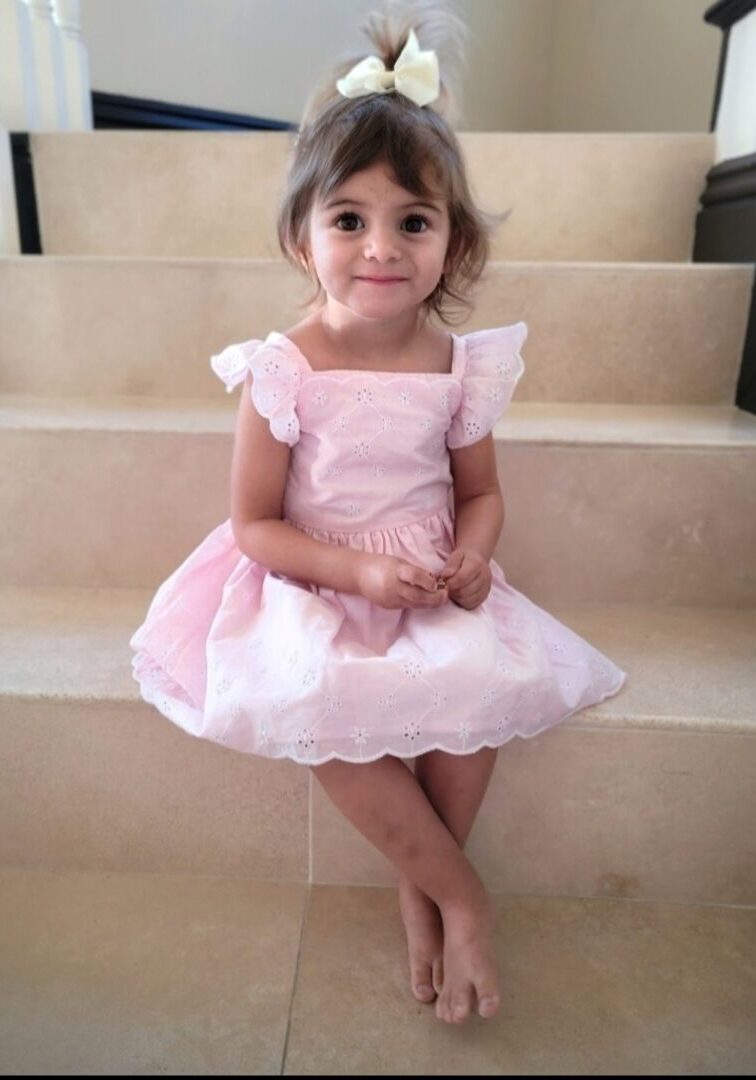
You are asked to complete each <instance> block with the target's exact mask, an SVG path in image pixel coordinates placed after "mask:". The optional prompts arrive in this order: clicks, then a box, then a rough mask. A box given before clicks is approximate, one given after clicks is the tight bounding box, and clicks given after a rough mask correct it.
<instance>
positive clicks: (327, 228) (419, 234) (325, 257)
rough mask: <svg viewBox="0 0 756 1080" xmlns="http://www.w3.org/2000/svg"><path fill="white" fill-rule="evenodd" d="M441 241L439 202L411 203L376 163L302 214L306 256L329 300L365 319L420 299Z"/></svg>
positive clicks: (433, 276) (444, 232)
mask: <svg viewBox="0 0 756 1080" xmlns="http://www.w3.org/2000/svg"><path fill="white" fill-rule="evenodd" d="M448 244H449V215H448V210H447V208H446V206H445V204H444V202H443V201H442V200H440V199H435V198H434V199H431V200H429V201H428V202H425V201H421V202H418V196H416V195H413V194H412V193H411V192H409V191H406V190H405V189H404V188H402V187H399V186H398V185H397V184H396V183H395V182H394V180H393V178H392V176H391V174H390V172H389V170H388V167H387V166H386V165H384V164H383V163H382V162H381V163H375V164H373V165H371V166H370V167H369V168H367V169H363V170H361V171H360V172H357V173H353V174H352V176H350V177H349V179H348V180H346V181H345V182H344V183H343V184H342V185H341V187H339V188H337V189H336V190H335V191H333V192H332V193H331V194H330V195H329V196H328V198H327V199H326V200H325V201H321V200H317V201H316V202H315V204H314V206H313V207H312V213H311V215H310V226H309V254H310V260H311V264H312V266H313V268H314V270H315V272H316V273H317V276H318V278H319V280H320V283H321V285H322V286H323V288H324V289H325V291H326V293H327V295H328V300H329V302H333V301H336V302H337V303H338V304H340V305H343V306H344V307H346V308H348V309H349V310H350V311H351V312H353V313H354V314H355V315H358V316H361V317H363V318H367V319H387V318H393V317H396V316H398V315H401V314H402V312H404V311H407V310H409V309H411V308H416V307H417V306H418V305H419V304H421V303H422V301H423V300H425V298H426V297H427V296H429V295H430V294H431V293H432V292H433V290H434V289H435V287H436V285H437V284H438V281H439V278H440V277H441V274H442V273H443V272H444V262H445V258H446V251H447V247H448ZM376 279H383V280H382V282H381V281H379V280H376Z"/></svg>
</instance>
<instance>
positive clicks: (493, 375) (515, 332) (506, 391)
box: [446, 322, 528, 450]
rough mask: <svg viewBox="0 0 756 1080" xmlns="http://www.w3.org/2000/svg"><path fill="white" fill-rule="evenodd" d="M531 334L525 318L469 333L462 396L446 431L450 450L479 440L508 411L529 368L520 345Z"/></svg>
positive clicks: (466, 342)
mask: <svg viewBox="0 0 756 1080" xmlns="http://www.w3.org/2000/svg"><path fill="white" fill-rule="evenodd" d="M527 336H528V327H527V324H526V323H524V322H518V323H514V324H513V325H512V326H498V327H494V328H493V329H491V330H476V331H473V332H472V333H470V334H465V345H466V350H467V362H466V364H465V368H464V371H463V373H462V400H461V402H460V406H459V408H458V409H457V412H456V413H455V414H454V416H453V417H452V422H451V424H450V426H449V429H448V431H447V433H446V445H447V446H448V447H449V449H450V450H458V449H459V448H460V447H462V446H469V445H470V444H471V443H474V442H478V440H479V439H482V438H483V437H484V436H485V435H487V434H488V433H489V431H490V430H491V428H492V427H493V426H494V424H495V423H496V421H497V420H498V419H499V417H500V416H501V415H502V414H503V413H504V411H505V409H506V408H507V406H508V405H509V403H510V401H511V400H512V395H513V393H514V389H515V386H516V385H517V381H518V380H519V378H520V376H521V375H522V373H523V371H524V370H525V365H524V363H523V361H522V357H521V356H520V349H521V348H522V345H523V344H524V343H525V341H526V339H527Z"/></svg>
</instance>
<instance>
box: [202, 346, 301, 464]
mask: <svg viewBox="0 0 756 1080" xmlns="http://www.w3.org/2000/svg"><path fill="white" fill-rule="evenodd" d="M210 366H211V368H212V369H213V371H214V372H215V374H216V375H217V376H218V378H219V379H222V380H223V382H224V383H225V384H226V391H227V393H229V394H230V393H231V391H232V390H233V389H234V387H235V386H237V385H238V384H239V383H241V382H244V379H245V377H246V374H247V371H251V372H252V388H251V398H252V404H253V405H254V407H255V408H256V409H257V411H258V413H259V414H260V416H264V417H265V418H266V420H268V422H269V423H270V430H271V432H272V433H273V435H274V436H275V438H276V439H278V440H279V442H285V443H288V445H289V446H294V445H295V443H297V442H298V441H299V417H298V416H297V410H296V404H297V394H298V393H299V386H300V382H301V376H302V373H301V370H300V367H299V364H298V363H297V360H296V358H295V357H294V356H292V355H291V354H289V353H288V352H286V351H284V350H283V349H281V348H279V347H278V346H277V345H276V343H275V342H273V341H270V340H266V341H259V340H258V339H256V338H252V339H251V340H250V341H243V342H241V343H240V344H237V345H228V346H227V347H226V348H225V349H223V350H222V352H220V353H218V354H217V355H216V356H211V357H210Z"/></svg>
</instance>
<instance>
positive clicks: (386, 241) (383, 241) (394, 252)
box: [365, 229, 400, 262]
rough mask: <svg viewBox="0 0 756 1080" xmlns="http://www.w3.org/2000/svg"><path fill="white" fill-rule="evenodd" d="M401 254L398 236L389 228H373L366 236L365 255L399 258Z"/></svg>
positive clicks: (380, 258) (381, 258) (369, 256)
mask: <svg viewBox="0 0 756 1080" xmlns="http://www.w3.org/2000/svg"><path fill="white" fill-rule="evenodd" d="M399 255H400V252H399V245H398V244H397V240H396V236H395V235H394V233H393V232H392V231H390V230H388V229H372V230H371V231H370V232H369V233H368V234H367V236H366V237H365V257H366V258H369V259H378V260H379V261H380V262H383V261H384V260H385V259H392V258H398V257H399Z"/></svg>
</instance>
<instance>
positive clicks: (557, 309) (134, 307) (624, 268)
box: [0, 256, 754, 405]
mask: <svg viewBox="0 0 756 1080" xmlns="http://www.w3.org/2000/svg"><path fill="white" fill-rule="evenodd" d="M753 281H754V267H753V266H752V265H746V264H727V263H699V264H689V263H667V264H656V265H654V264H650V263H627V264H611V263H597V262H589V263H549V262H542V261H541V262H535V263H528V262H511V261H510V262H506V263H501V262H498V263H497V262H494V263H491V264H489V266H488V268H487V270H486V275H485V279H484V280H483V281H481V283H480V285H479V287H478V292H477V296H476V309H475V312H474V315H473V316H472V317H471V318H470V319H469V321H468V322H467V323H465V324H463V325H460V326H457V327H455V328H454V332H455V333H459V334H463V333H467V332H469V331H471V330H475V329H481V328H485V327H488V326H499V325H504V324H507V323H512V322H518V321H520V320H524V321H525V322H527V323H528V326H529V330H530V335H529V337H528V341H527V342H526V345H525V348H524V350H523V352H524V357H525V365H526V370H525V375H524V376H523V379H522V380H521V382H520V384H519V385H518V388H517V400H518V402H523V403H525V402H527V403H530V402H535V401H544V402H550V401H557V402H573V403H582V402H587V403H626V404H644V403H648V404H670V405H682V404H690V405H695V404H699V405H706V404H731V403H732V402H733V401H734V400H735V388H736V384H737V378H738V372H739V370H740V364H741V357H742V353H743V343H744V340H745V333H746V324H747V319H748V311H749V298H750V294H751V290H752V287H753ZM308 291H309V287H308V286H307V285H306V283H305V282H304V280H303V279H302V278H301V276H300V275H298V274H297V273H296V272H295V271H294V270H293V269H292V268H291V267H290V266H289V265H288V264H287V263H286V262H284V261H283V260H282V259H267V260H266V259H254V260H252V259H178V258H174V259H169V258H151V259H145V258H106V257H101V258H91V257H75V256H70V257H69V256H65V257H64V256H61V257H50V256H45V258H43V259H35V258H29V257H19V258H13V257H9V258H0V325H2V327H3V335H2V341H0V392H6V393H25V394H29V395H52V396H61V397H66V398H69V397H70V398H76V397H81V396H85V397H92V398H101V397H102V398H107V397H110V396H113V395H116V396H126V397H136V398H139V399H146V398H150V399H151V398H166V397H167V398H171V397H174V396H177V397H186V398H197V399H202V400H208V401H212V400H214V399H216V398H217V395H218V390H219V388H220V389H221V390H222V387H220V384H219V382H218V379H217V378H216V376H215V375H214V374H213V373H212V371H211V370H210V365H209V358H210V356H211V355H212V354H213V353H215V352H218V351H220V349H221V348H223V347H224V346H225V345H227V344H230V343H231V342H235V341H245V340H248V339H250V338H254V337H258V338H265V337H267V335H268V333H269V331H270V330H271V329H278V330H280V331H283V330H285V329H287V328H288V327H290V326H293V325H294V324H295V323H296V322H298V321H299V320H300V319H301V318H302V316H303V314H304V313H305V312H304V309H298V307H297V305H298V304H299V303H301V302H303V301H304V300H305V298H306V296H307V294H308ZM575 312H579V313H580V314H579V318H576V317H575Z"/></svg>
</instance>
